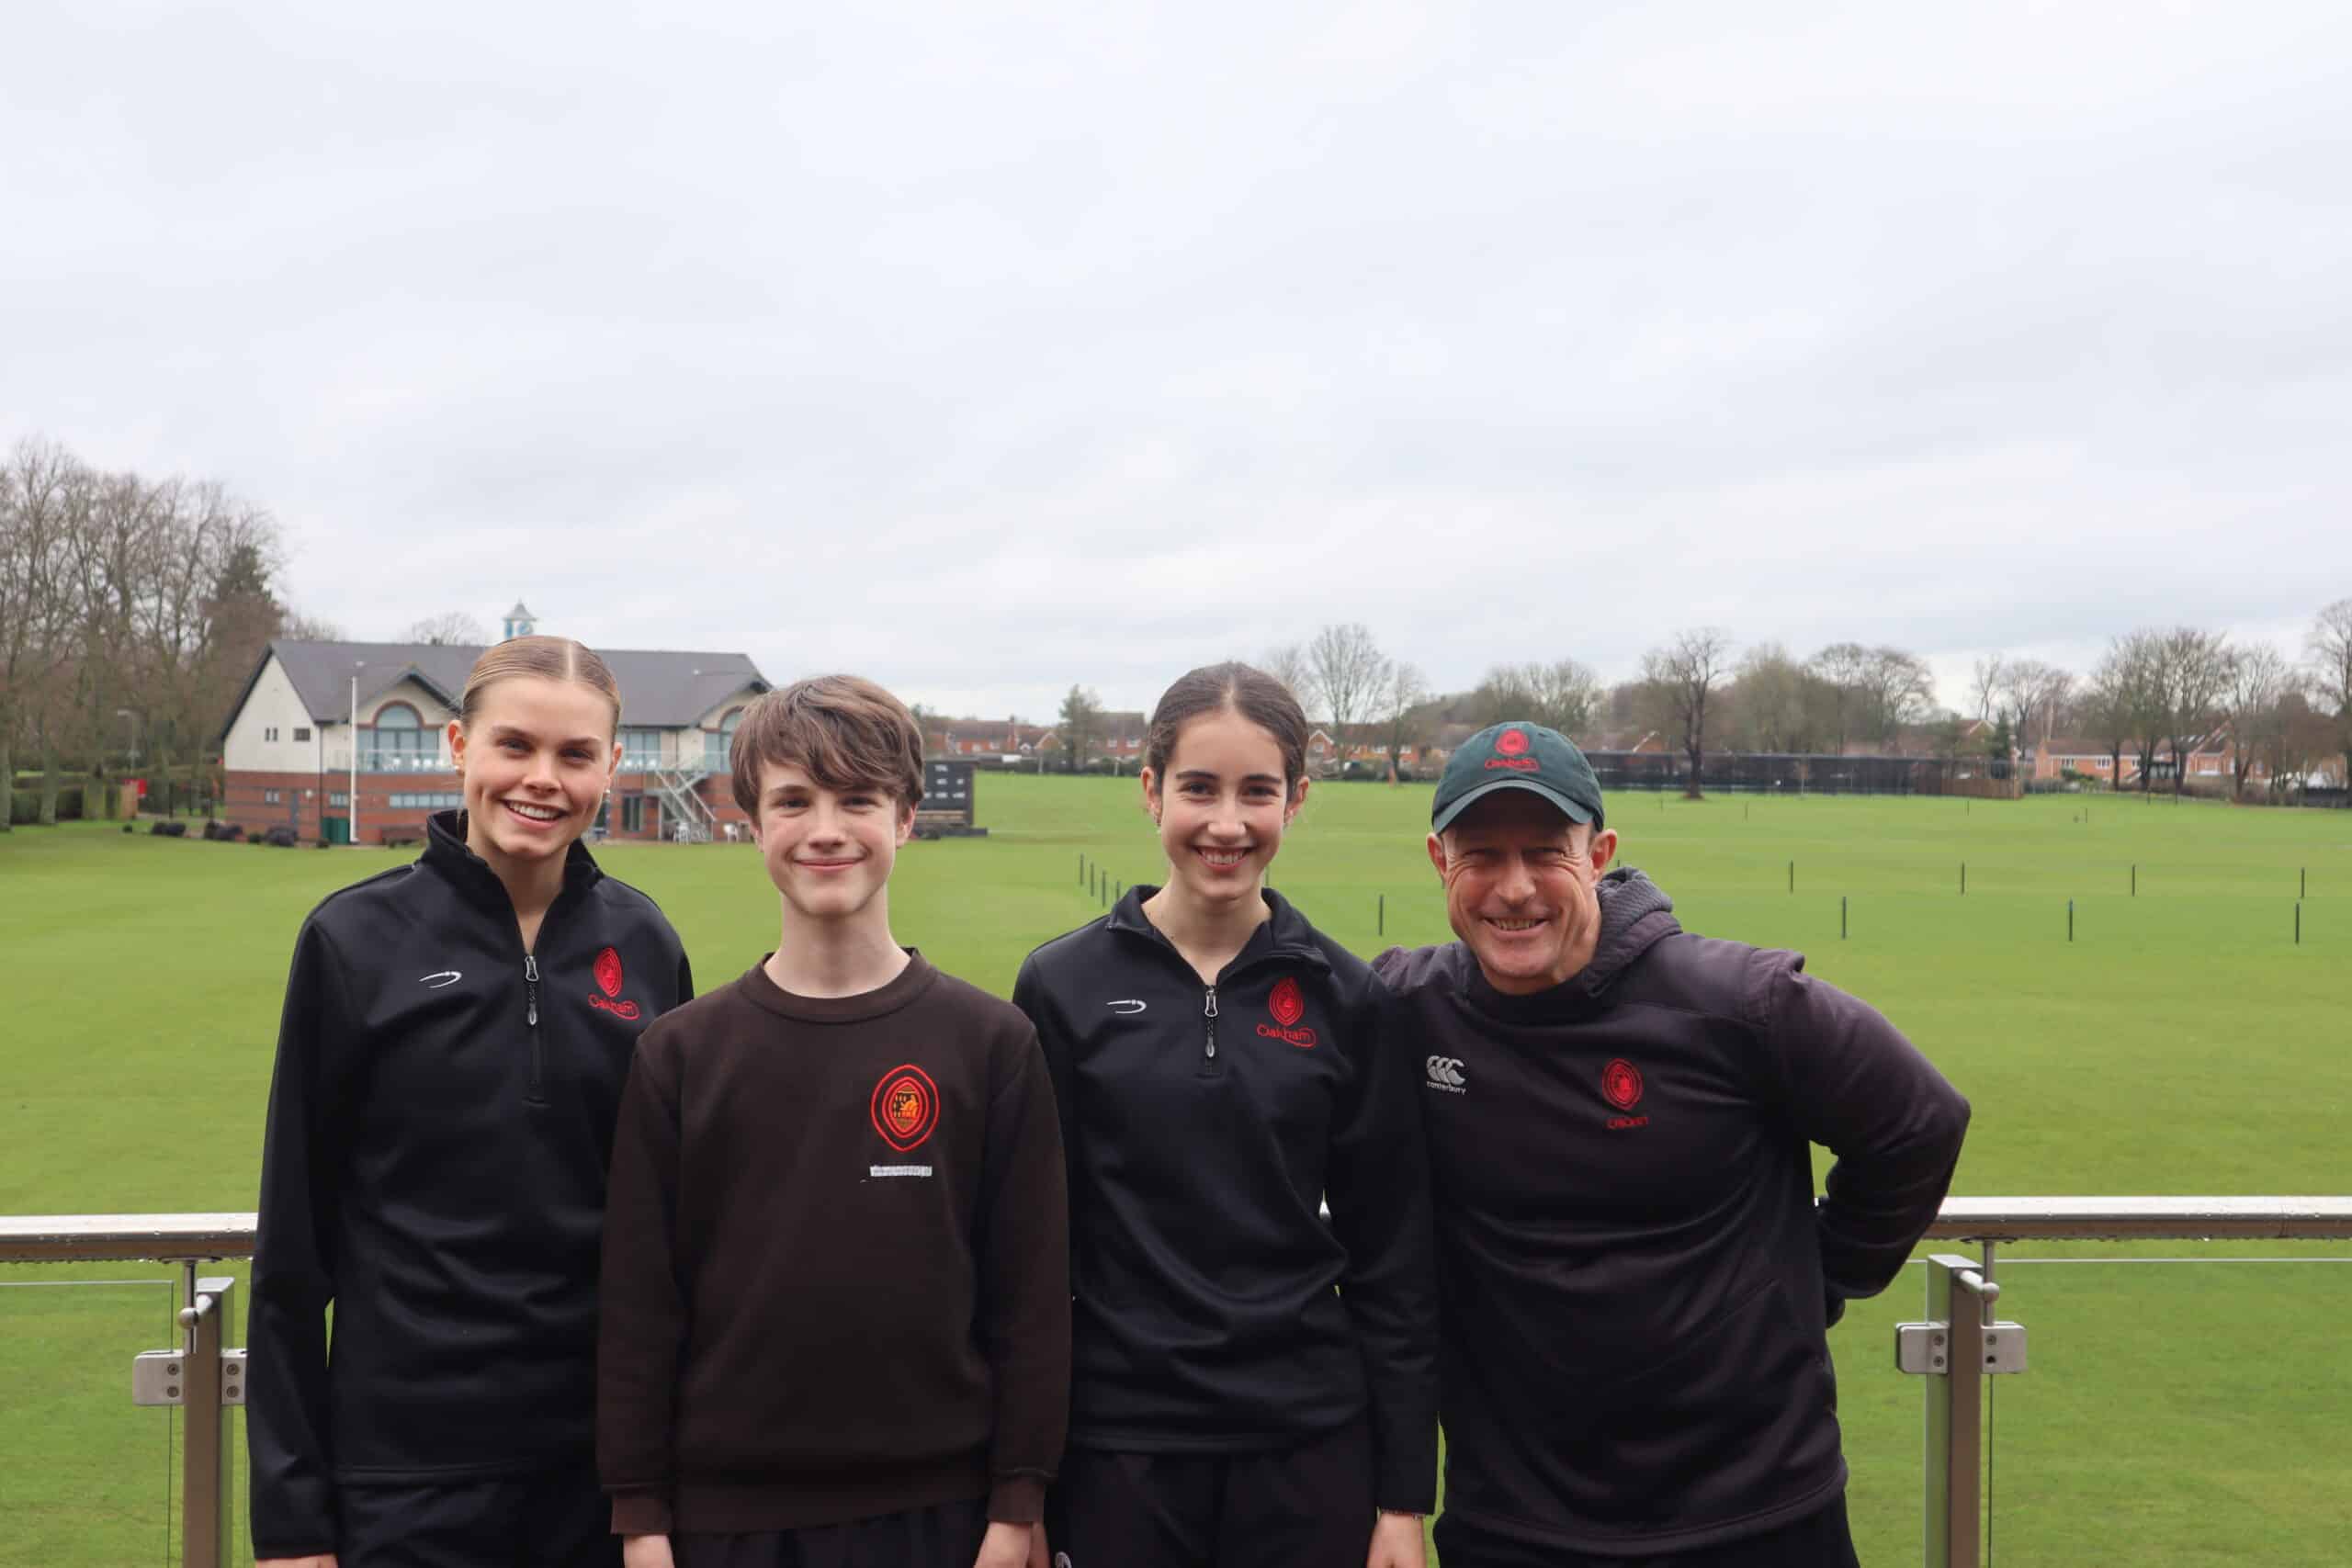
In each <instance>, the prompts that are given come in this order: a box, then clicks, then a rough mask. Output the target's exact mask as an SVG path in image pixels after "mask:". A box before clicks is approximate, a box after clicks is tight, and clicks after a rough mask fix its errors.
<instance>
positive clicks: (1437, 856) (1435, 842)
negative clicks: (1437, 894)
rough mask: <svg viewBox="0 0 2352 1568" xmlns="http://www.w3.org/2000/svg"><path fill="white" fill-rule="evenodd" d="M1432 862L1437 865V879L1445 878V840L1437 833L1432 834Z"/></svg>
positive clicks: (1441, 880) (1442, 879)
mask: <svg viewBox="0 0 2352 1568" xmlns="http://www.w3.org/2000/svg"><path fill="white" fill-rule="evenodd" d="M1430 864H1431V865H1433V866H1435V867H1437V879H1438V881H1440V882H1441V883H1442V882H1443V881H1444V880H1445V840H1443V839H1441V838H1439V837H1438V836H1437V835H1436V834H1435V833H1431V834H1430Z"/></svg>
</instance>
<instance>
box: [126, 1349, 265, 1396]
mask: <svg viewBox="0 0 2352 1568" xmlns="http://www.w3.org/2000/svg"><path fill="white" fill-rule="evenodd" d="M190 1359H191V1358H190V1356H189V1355H188V1353H187V1351H185V1350H141V1351H140V1352H139V1354H138V1355H136V1356H133V1357H132V1358H131V1359H130V1403H131V1404H186V1403H187V1369H188V1364H189V1361H190ZM244 1402H245V1353H244V1352H243V1350H223V1351H221V1352H220V1403H221V1404H243V1403H244Z"/></svg>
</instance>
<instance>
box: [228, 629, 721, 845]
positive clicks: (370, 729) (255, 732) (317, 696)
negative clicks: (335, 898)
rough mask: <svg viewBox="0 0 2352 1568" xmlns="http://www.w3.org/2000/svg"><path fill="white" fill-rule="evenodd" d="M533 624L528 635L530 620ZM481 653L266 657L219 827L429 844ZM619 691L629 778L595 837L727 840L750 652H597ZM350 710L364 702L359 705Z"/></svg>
mask: <svg viewBox="0 0 2352 1568" xmlns="http://www.w3.org/2000/svg"><path fill="white" fill-rule="evenodd" d="M523 624H524V625H525V626H527V624H528V623H523ZM481 652H482V650H481V649H479V648H459V647H438V646H433V645H428V644H418V643H385V642H300V641H295V640H293V639H290V638H284V637H281V638H277V639H276V640H274V641H272V642H271V643H270V645H269V646H268V647H267V648H266V649H264V650H263V651H262V656H261V659H260V661H259V662H258V663H256V664H255V665H254V672H253V674H252V675H251V676H250V677H249V678H248V679H247V680H246V682H245V685H244V689H243V692H242V693H241V694H239V696H238V698H237V703H236V705H235V707H234V708H232V710H231V712H230V715H229V720H228V723H227V725H226V726H225V727H224V728H223V730H222V734H221V741H220V747H221V768H222V772H223V773H225V774H226V786H227V787H226V799H225V803H224V808H223V811H222V816H223V817H224V818H226V819H227V820H228V821H230V822H232V823H235V824H236V825H238V826H240V827H242V828H243V829H245V831H246V832H248V833H259V832H266V831H267V830H268V829H272V828H288V829H292V830H293V832H294V835H295V837H297V838H298V839H300V840H303V841H305V842H319V841H325V842H329V843H344V842H348V841H350V840H352V839H353V838H354V837H355V833H354V829H353V826H352V823H353V816H354V813H353V810H352V807H353V803H354V795H353V784H354V774H355V773H356V784H357V793H356V803H357V807H358V810H357V814H356V815H357V821H358V827H357V830H356V838H357V839H358V840H360V841H362V842H366V843H371V844H378V843H387V842H400V841H413V840H418V839H421V838H423V837H424V821H425V818H428V817H430V816H431V815H432V814H433V813H434V812H435V811H439V810H443V809H446V808H448V807H455V806H458V805H459V804H460V799H459V786H458V775H457V773H455V772H454V771H453V770H452V768H451V766H450V762H449V743H448V738H447V730H448V724H449V720H450V719H452V718H454V717H456V716H457V711H458V697H459V695H460V694H462V693H463V692H464V690H465V684H466V674H467V671H469V670H471V669H472V668H473V663H474V660H476V659H479V658H480V657H481ZM598 652H599V653H600V654H601V655H602V656H603V658H604V660H605V664H606V665H608V666H609V667H610V668H611V670H612V671H613V676H614V679H616V681H618V682H620V688H621V726H622V728H621V736H620V739H621V749H622V750H621V766H620V773H619V774H618V775H617V776H616V778H615V779H614V780H613V792H612V799H611V800H610V801H609V802H608V803H607V804H606V806H605V809H604V811H603V813H602V814H601V815H600V817H599V818H598V823H597V826H598V828H599V829H601V830H602V831H603V832H604V833H605V834H606V835H608V836H610V837H612V838H616V839H675V840H702V839H710V838H714V837H733V836H736V835H737V834H739V833H741V831H743V829H746V828H748V827H749V825H750V824H749V819H748V818H745V817H744V815H743V813H742V812H741V811H740V810H739V809H737V807H736V806H735V801H734V796H733V793H732V790H731V787H730V784H729V775H728V768H727V748H728V746H729V743H730V742H732V740H733V739H734V736H735V725H736V722H737V720H739V719H740V718H741V716H742V712H743V709H744V707H745V706H747V705H749V704H750V703H751V701H752V698H754V697H756V696H758V695H759V694H761V693H763V692H764V691H766V690H767V689H768V682H767V679H766V677H764V676H763V675H762V674H761V673H760V671H759V670H758V669H757V668H756V667H755V666H754V665H753V664H752V661H751V660H750V659H749V658H748V657H746V656H745V655H743V654H741V653H693V652H681V653H673V652H669V651H650V650H642V649H617V650H616V649H599V650H598ZM355 700H356V706H355Z"/></svg>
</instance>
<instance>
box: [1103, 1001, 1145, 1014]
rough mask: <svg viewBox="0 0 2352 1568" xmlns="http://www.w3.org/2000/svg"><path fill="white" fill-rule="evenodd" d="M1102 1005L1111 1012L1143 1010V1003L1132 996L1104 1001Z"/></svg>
mask: <svg viewBox="0 0 2352 1568" xmlns="http://www.w3.org/2000/svg"><path fill="white" fill-rule="evenodd" d="M1103 1006H1104V1007H1107V1008H1109V1009H1110V1010H1112V1011H1113V1012H1125V1013H1137V1012H1141V1011H1143V1004H1142V1003H1141V1002H1139V1001H1137V1000H1136V999H1135V998H1133V997H1123V998H1120V999H1119V1000H1117V1001H1115V1002H1104V1003H1103Z"/></svg>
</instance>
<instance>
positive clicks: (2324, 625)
mask: <svg viewBox="0 0 2352 1568" xmlns="http://www.w3.org/2000/svg"><path fill="white" fill-rule="evenodd" d="M2304 647H2305V649H2306V650H2307V651H2308V652H2309V653H2310V655H2311V660H2312V687H2313V690H2314V692H2315V693H2316V694H2317V695H2318V697H2319V700H2320V701H2321V702H2323V703H2324V704H2326V705H2328V706H2329V707H2331V708H2333V709H2335V738H2336V747H2335V749H2336V750H2339V751H2341V752H2343V753H2344V769H2345V777H2346V781H2347V782H2352V599H2338V600H2337V601H2336V602H2335V604H2330V605H2329V606H2328V607H2327V608H2325V609H2324V610H2322V611H2321V612H2320V613H2319V615H2318V617H2317V618H2316V619H2315V620H2313V621H2312V629H2311V636H2310V637H2309V638H2308V639H2307V640H2306V642H2305V644H2304Z"/></svg>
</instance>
